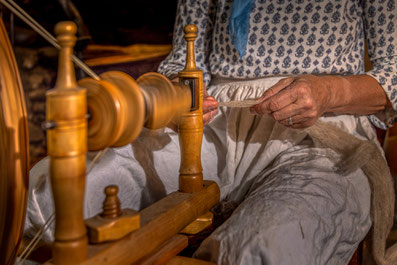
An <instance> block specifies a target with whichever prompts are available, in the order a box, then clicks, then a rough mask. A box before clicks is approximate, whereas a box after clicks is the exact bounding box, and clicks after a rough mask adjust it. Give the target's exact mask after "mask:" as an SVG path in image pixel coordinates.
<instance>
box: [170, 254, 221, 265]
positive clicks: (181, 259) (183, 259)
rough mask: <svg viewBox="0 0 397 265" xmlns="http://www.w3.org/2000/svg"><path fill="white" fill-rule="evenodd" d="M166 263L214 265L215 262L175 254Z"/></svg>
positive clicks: (173, 264) (176, 264)
mask: <svg viewBox="0 0 397 265" xmlns="http://www.w3.org/2000/svg"><path fill="white" fill-rule="evenodd" d="M167 265H216V264H215V263H212V262H208V261H204V260H199V259H192V258H187V257H182V256H176V257H174V258H173V259H171V260H170V261H169V262H167Z"/></svg>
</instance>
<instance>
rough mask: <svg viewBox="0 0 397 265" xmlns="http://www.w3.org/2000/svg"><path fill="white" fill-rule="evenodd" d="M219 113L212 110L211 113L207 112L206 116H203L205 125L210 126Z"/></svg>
mask: <svg viewBox="0 0 397 265" xmlns="http://www.w3.org/2000/svg"><path fill="white" fill-rule="evenodd" d="M217 113H218V110H217V109H215V110H212V111H210V112H207V113H206V114H204V115H203V122H204V125H206V124H208V123H209V122H210V121H211V120H212V119H213V118H214V117H215V115H216V114H217Z"/></svg>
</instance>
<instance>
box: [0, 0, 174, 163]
mask: <svg viewBox="0 0 397 265" xmlns="http://www.w3.org/2000/svg"><path fill="white" fill-rule="evenodd" d="M14 1H15V2H16V3H17V4H18V5H19V6H21V7H22V8H23V9H24V10H25V11H26V12H27V13H28V14H29V15H30V16H31V17H33V18H34V19H35V20H36V21H37V22H39V23H40V24H41V25H42V26H43V27H44V28H45V29H46V30H47V31H48V32H50V33H51V34H52V35H54V33H53V32H54V27H55V25H56V23H58V22H59V21H64V20H72V21H74V22H75V23H76V24H77V25H78V28H79V29H78V42H77V44H76V46H75V53H76V55H77V56H79V57H80V59H83V60H85V61H86V62H88V61H87V59H92V58H94V59H100V60H101V58H105V59H106V58H108V57H106V56H110V55H119V56H120V55H121V56H126V54H125V52H124V50H123V49H122V48H123V47H124V46H125V47H127V46H128V47H130V46H136V45H139V44H149V45H151V46H152V47H154V48H152V49H154V51H155V50H156V49H157V48H156V47H158V46H169V49H168V50H170V49H171V47H170V44H171V43H172V31H173V26H174V19H175V12H176V5H177V0H166V1H164V0H128V1H127V0H111V1H104V0H97V1H88V0H73V1H70V0H14ZM0 16H1V17H2V19H3V22H4V24H5V26H6V28H7V30H8V32H9V36H10V39H11V40H12V46H13V49H14V53H15V57H16V59H17V63H18V68H19V72H20V75H21V80H22V84H23V89H24V92H25V99H26V106H27V110H28V125H29V138H30V139H29V140H30V157H31V166H33V165H34V164H35V163H36V162H37V161H39V160H40V159H41V158H43V157H44V156H45V155H46V135H45V131H44V130H43V129H42V128H41V124H42V123H43V121H44V120H45V93H46V91H47V90H48V89H51V88H52V87H54V84H55V80H56V75H57V68H58V66H57V61H58V51H57V50H56V49H55V48H54V47H52V46H51V45H50V44H49V43H48V42H47V41H46V40H44V39H43V38H42V37H41V36H40V35H38V34H37V33H36V32H34V31H33V30H32V29H31V28H30V27H29V26H27V25H26V24H25V22H23V21H22V20H20V19H19V18H18V17H16V16H12V15H11V13H10V11H9V10H7V9H6V8H5V7H4V6H2V5H1V4H0ZM164 44H167V45H164ZM98 45H99V46H98ZM109 45H111V47H115V46H116V48H115V49H113V48H112V49H113V50H111V51H109V50H108V49H103V48H101V47H105V48H106V47H110V46H109ZM117 46H122V48H121V49H118V48H117ZM90 47H91V48H90ZM92 47H95V48H92ZM98 47H99V48H98ZM162 49H163V50H164V48H162ZM147 53H148V52H147ZM166 53H167V51H166ZM166 53H163V54H161V55H159V56H149V57H146V58H144V59H139V60H130V61H128V62H125V61H121V62H120V61H119V62H117V61H113V57H111V59H110V60H109V59H107V60H105V62H106V63H103V64H100V65H94V66H92V65H91V68H92V69H93V70H94V71H95V72H97V74H100V73H101V72H104V71H109V70H118V71H123V72H126V73H127V74H129V75H131V76H132V77H133V78H137V77H138V76H140V75H142V74H143V73H146V72H153V71H156V70H157V67H158V65H159V64H160V62H161V61H162V60H163V59H164V58H165V56H166ZM151 54H152V55H153V54H155V53H154V52H153V53H151V52H149V55H151ZM135 55H136V54H135ZM127 56H128V54H127ZM97 57H98V58H97ZM76 77H77V79H80V78H83V77H85V74H84V73H83V72H82V71H81V70H79V69H77V68H76Z"/></svg>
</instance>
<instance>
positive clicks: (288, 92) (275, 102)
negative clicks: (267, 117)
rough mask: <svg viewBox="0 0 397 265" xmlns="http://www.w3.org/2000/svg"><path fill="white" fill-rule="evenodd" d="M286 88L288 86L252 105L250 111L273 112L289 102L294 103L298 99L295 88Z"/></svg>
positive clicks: (257, 112)
mask: <svg viewBox="0 0 397 265" xmlns="http://www.w3.org/2000/svg"><path fill="white" fill-rule="evenodd" d="M288 88H289V86H288V87H286V88H285V89H284V90H281V91H280V92H279V93H277V94H275V95H273V96H272V97H270V98H268V99H266V100H264V101H263V102H261V103H259V104H257V105H255V106H252V107H251V112H254V113H256V114H265V113H273V112H275V111H278V110H281V109H283V108H285V107H287V106H289V105H291V103H295V102H296V101H297V100H298V93H297V91H296V90H295V89H288Z"/></svg>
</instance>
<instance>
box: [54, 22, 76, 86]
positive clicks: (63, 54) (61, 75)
mask: <svg viewBox="0 0 397 265" xmlns="http://www.w3.org/2000/svg"><path fill="white" fill-rule="evenodd" d="M76 32H77V27H76V24H74V23H73V22H70V21H63V22H59V23H58V24H57V25H56V26H55V34H56V36H57V40H58V43H59V45H60V46H61V48H60V49H61V50H60V53H59V61H58V77H57V81H56V85H55V88H61V89H68V88H75V87H77V83H76V77H75V74H74V66H73V63H72V55H73V47H74V44H75V43H76V40H77V38H76Z"/></svg>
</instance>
